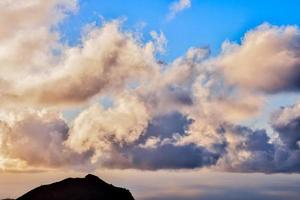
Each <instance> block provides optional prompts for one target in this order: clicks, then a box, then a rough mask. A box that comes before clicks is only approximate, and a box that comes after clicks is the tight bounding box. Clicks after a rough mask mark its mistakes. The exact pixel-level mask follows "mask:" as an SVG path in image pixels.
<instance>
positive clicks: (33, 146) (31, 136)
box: [0, 110, 87, 171]
mask: <svg viewBox="0 0 300 200" xmlns="http://www.w3.org/2000/svg"><path fill="white" fill-rule="evenodd" d="M0 129H1V135H0V158H1V163H0V169H4V170H11V171H19V170H20V171H23V170H29V169H31V168H33V167H34V168H35V169H48V168H59V167H64V166H69V167H71V168H73V165H74V166H76V165H78V166H79V165H80V164H84V163H85V155H87V153H85V154H82V155H79V154H76V153H74V152H73V151H71V150H70V149H68V148H66V147H65V146H64V145H63V143H64V141H65V140H66V139H67V138H68V131H69V127H68V124H67V123H66V122H65V120H64V119H63V118H62V116H61V114H60V113H58V112H56V111H47V110H40V111H34V110H24V111H22V112H13V111H10V112H8V113H7V112H6V113H4V112H2V113H1V114H0ZM86 161H87V160H86ZM34 168H33V169H34Z"/></svg>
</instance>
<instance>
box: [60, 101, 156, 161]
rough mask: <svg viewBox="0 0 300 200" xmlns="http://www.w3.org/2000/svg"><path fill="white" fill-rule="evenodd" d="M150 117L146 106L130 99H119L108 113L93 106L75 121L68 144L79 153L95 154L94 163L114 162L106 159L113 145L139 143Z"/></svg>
mask: <svg viewBox="0 0 300 200" xmlns="http://www.w3.org/2000/svg"><path fill="white" fill-rule="evenodd" d="M149 117H150V116H149V114H148V111H147V107H146V106H145V105H144V103H143V102H140V101H139V100H138V99H137V98H136V97H131V96H123V97H121V98H119V99H118V100H117V102H115V106H114V107H112V108H108V109H107V110H105V109H104V108H102V107H100V106H92V107H90V108H88V109H87V110H85V111H83V112H82V113H81V114H80V115H79V116H78V117H77V118H76V119H75V121H74V124H73V127H72V130H71V131H70V136H69V138H68V140H67V141H66V144H67V145H68V146H69V147H71V148H72V149H74V151H77V152H79V153H82V152H85V151H88V150H93V151H94V156H93V158H92V162H97V160H105V159H114V158H106V156H107V155H108V156H109V153H110V152H111V151H112V148H113V145H114V144H118V145H121V146H123V145H126V144H130V143H133V142H134V141H136V140H137V139H138V138H139V137H140V136H141V134H142V133H143V130H144V129H145V128H146V127H147V124H148V120H149ZM87 133H88V134H87Z"/></svg>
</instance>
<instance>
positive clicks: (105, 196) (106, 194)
mask: <svg viewBox="0 0 300 200" xmlns="http://www.w3.org/2000/svg"><path fill="white" fill-rule="evenodd" d="M66 199H72V200H113V199H118V200H134V198H133V196H132V194H131V193H130V191H129V190H127V189H125V188H121V187H116V186H114V185H112V184H109V183H106V182H105V181H103V180H101V179H100V178H99V177H97V176H95V175H92V174H88V175H87V176H85V177H84V178H66V179H64V180H62V181H58V182H55V183H51V184H48V185H42V186H39V187H37V188H35V189H33V190H31V191H29V192H27V193H25V194H24V195H22V196H21V197H19V198H17V199H16V200H66Z"/></svg>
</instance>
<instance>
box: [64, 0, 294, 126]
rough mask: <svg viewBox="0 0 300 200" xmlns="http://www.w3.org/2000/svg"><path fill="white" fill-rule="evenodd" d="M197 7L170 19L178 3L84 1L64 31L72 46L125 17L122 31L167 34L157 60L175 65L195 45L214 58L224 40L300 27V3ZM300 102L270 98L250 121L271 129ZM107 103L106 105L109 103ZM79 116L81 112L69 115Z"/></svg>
mask: <svg viewBox="0 0 300 200" xmlns="http://www.w3.org/2000/svg"><path fill="white" fill-rule="evenodd" d="M191 2H192V6H191V7H190V8H187V9H185V10H183V11H181V12H180V13H178V14H177V15H176V16H175V18H173V19H172V20H168V18H167V16H168V13H169V12H170V11H169V9H170V5H172V3H174V1H173V0H156V1H150V0H148V1H146V0H142V1H141V0H127V1H126V3H125V2H124V0H110V1H107V0H80V1H79V5H80V9H79V10H78V12H76V13H75V14H73V15H71V16H70V17H68V18H67V20H65V21H63V22H62V23H61V24H60V26H59V28H60V32H62V36H63V38H62V39H63V41H64V42H67V43H69V44H71V45H76V44H78V43H79V42H80V38H81V34H82V29H83V28H84V27H85V26H86V25H87V24H91V23H96V24H97V25H99V26H101V24H102V22H103V20H104V21H110V20H115V19H124V20H123V21H124V23H123V26H122V28H124V29H127V30H129V31H138V32H139V33H142V39H143V40H144V41H148V40H150V39H151V36H150V32H151V31H157V32H160V31H161V32H162V33H164V35H165V36H166V38H167V41H168V42H167V46H166V52H165V53H164V54H160V55H158V59H160V60H163V61H165V62H172V61H173V60H174V59H176V58H177V57H179V56H182V55H184V54H185V53H186V51H187V50H188V49H189V48H191V47H208V48H209V49H210V51H211V54H212V55H217V54H218V53H219V52H220V49H221V45H222V43H223V42H224V41H226V40H229V41H234V42H238V43H240V41H241V39H242V37H243V36H244V34H245V33H246V32H247V31H249V30H251V29H254V28H255V27H257V26H259V25H261V24H262V23H270V24H272V25H278V26H282V25H284V26H285V25H297V26H298V25H300V14H299V10H298V8H299V5H300V2H299V1H297V0H288V1H284V2H283V1H281V0H272V1H260V0H251V1H244V0H226V1H223V0H193V1H191ZM298 100H299V95H298V94H297V93H296V94H288V95H287V94H283V95H282V94H279V95H271V96H269V99H268V100H267V102H266V108H265V109H264V113H263V114H262V115H261V116H259V117H258V118H255V119H252V120H250V121H248V122H246V124H247V123H250V125H251V126H253V127H256V128H269V127H268V124H269V115H270V113H271V112H272V111H273V110H274V109H278V108H280V107H281V106H287V105H292V104H294V103H295V102H297V101H298ZM105 103H106V102H105V101H104V104H105ZM66 113H67V114H66V117H67V118H71V119H72V118H74V117H75V116H76V115H77V114H78V111H77V110H75V111H69V112H66Z"/></svg>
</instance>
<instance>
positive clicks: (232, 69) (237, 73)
mask: <svg viewBox="0 0 300 200" xmlns="http://www.w3.org/2000/svg"><path fill="white" fill-rule="evenodd" d="M299 44H300V31H299V29H298V27H296V26H272V25H269V24H262V25H260V26H259V27H257V28H255V29H254V30H251V31H249V32H248V33H246V34H245V36H244V38H243V39H242V42H241V44H236V43H232V42H225V43H224V44H223V53H222V55H221V56H220V60H219V63H218V64H219V65H220V66H221V67H222V70H223V71H224V75H225V78H226V81H227V82H228V83H230V84H233V85H237V86H239V87H241V88H244V89H247V90H254V91H258V92H266V93H278V92H288V91H298V90H299V88H300V87H299V80H300V78H299V75H298V74H300V73H299V69H300V48H299Z"/></svg>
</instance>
